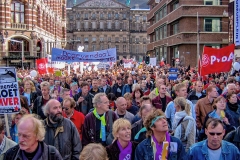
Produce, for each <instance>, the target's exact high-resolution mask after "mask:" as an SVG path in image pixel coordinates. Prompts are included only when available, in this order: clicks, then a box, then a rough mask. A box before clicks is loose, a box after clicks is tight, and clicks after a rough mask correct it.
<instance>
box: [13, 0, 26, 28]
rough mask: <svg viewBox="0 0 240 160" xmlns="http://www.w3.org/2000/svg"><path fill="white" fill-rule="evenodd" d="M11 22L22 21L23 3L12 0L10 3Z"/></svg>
mask: <svg viewBox="0 0 240 160" xmlns="http://www.w3.org/2000/svg"><path fill="white" fill-rule="evenodd" d="M11 23H24V4H23V3H20V2H14V1H13V2H12V4H11Z"/></svg>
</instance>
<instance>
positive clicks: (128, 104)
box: [126, 99, 132, 108]
mask: <svg viewBox="0 0 240 160" xmlns="http://www.w3.org/2000/svg"><path fill="white" fill-rule="evenodd" d="M126 101H127V106H128V108H131V107H132V100H131V99H126Z"/></svg>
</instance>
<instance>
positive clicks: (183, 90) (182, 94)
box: [176, 87, 187, 98]
mask: <svg viewBox="0 0 240 160" xmlns="http://www.w3.org/2000/svg"><path fill="white" fill-rule="evenodd" d="M176 94H177V96H178V97H184V98H186V97H187V88H186V87H182V88H180V89H179V91H176Z"/></svg>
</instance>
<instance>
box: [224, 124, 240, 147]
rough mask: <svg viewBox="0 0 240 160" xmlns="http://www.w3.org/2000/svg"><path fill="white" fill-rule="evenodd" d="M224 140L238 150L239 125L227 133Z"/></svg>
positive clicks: (239, 142) (239, 145)
mask: <svg viewBox="0 0 240 160" xmlns="http://www.w3.org/2000/svg"><path fill="white" fill-rule="evenodd" d="M224 140H226V141H228V142H231V143H232V144H234V145H235V146H236V147H237V148H238V149H239V150H240V127H238V128H237V129H236V130H234V131H231V132H230V133H228V134H227V135H226V137H225V138H224Z"/></svg>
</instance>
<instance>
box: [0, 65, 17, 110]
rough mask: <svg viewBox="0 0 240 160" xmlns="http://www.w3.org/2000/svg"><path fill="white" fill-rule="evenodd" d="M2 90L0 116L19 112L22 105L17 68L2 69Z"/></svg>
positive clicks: (0, 87) (0, 70) (0, 81)
mask: <svg viewBox="0 0 240 160" xmlns="http://www.w3.org/2000/svg"><path fill="white" fill-rule="evenodd" d="M0 89H1V92H0V114H10V113H17V112H19V111H20V109H21V103H20V95H19V90H18V89H19V88H18V82H17V76H16V69H15V68H13V67H3V68H0Z"/></svg>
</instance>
